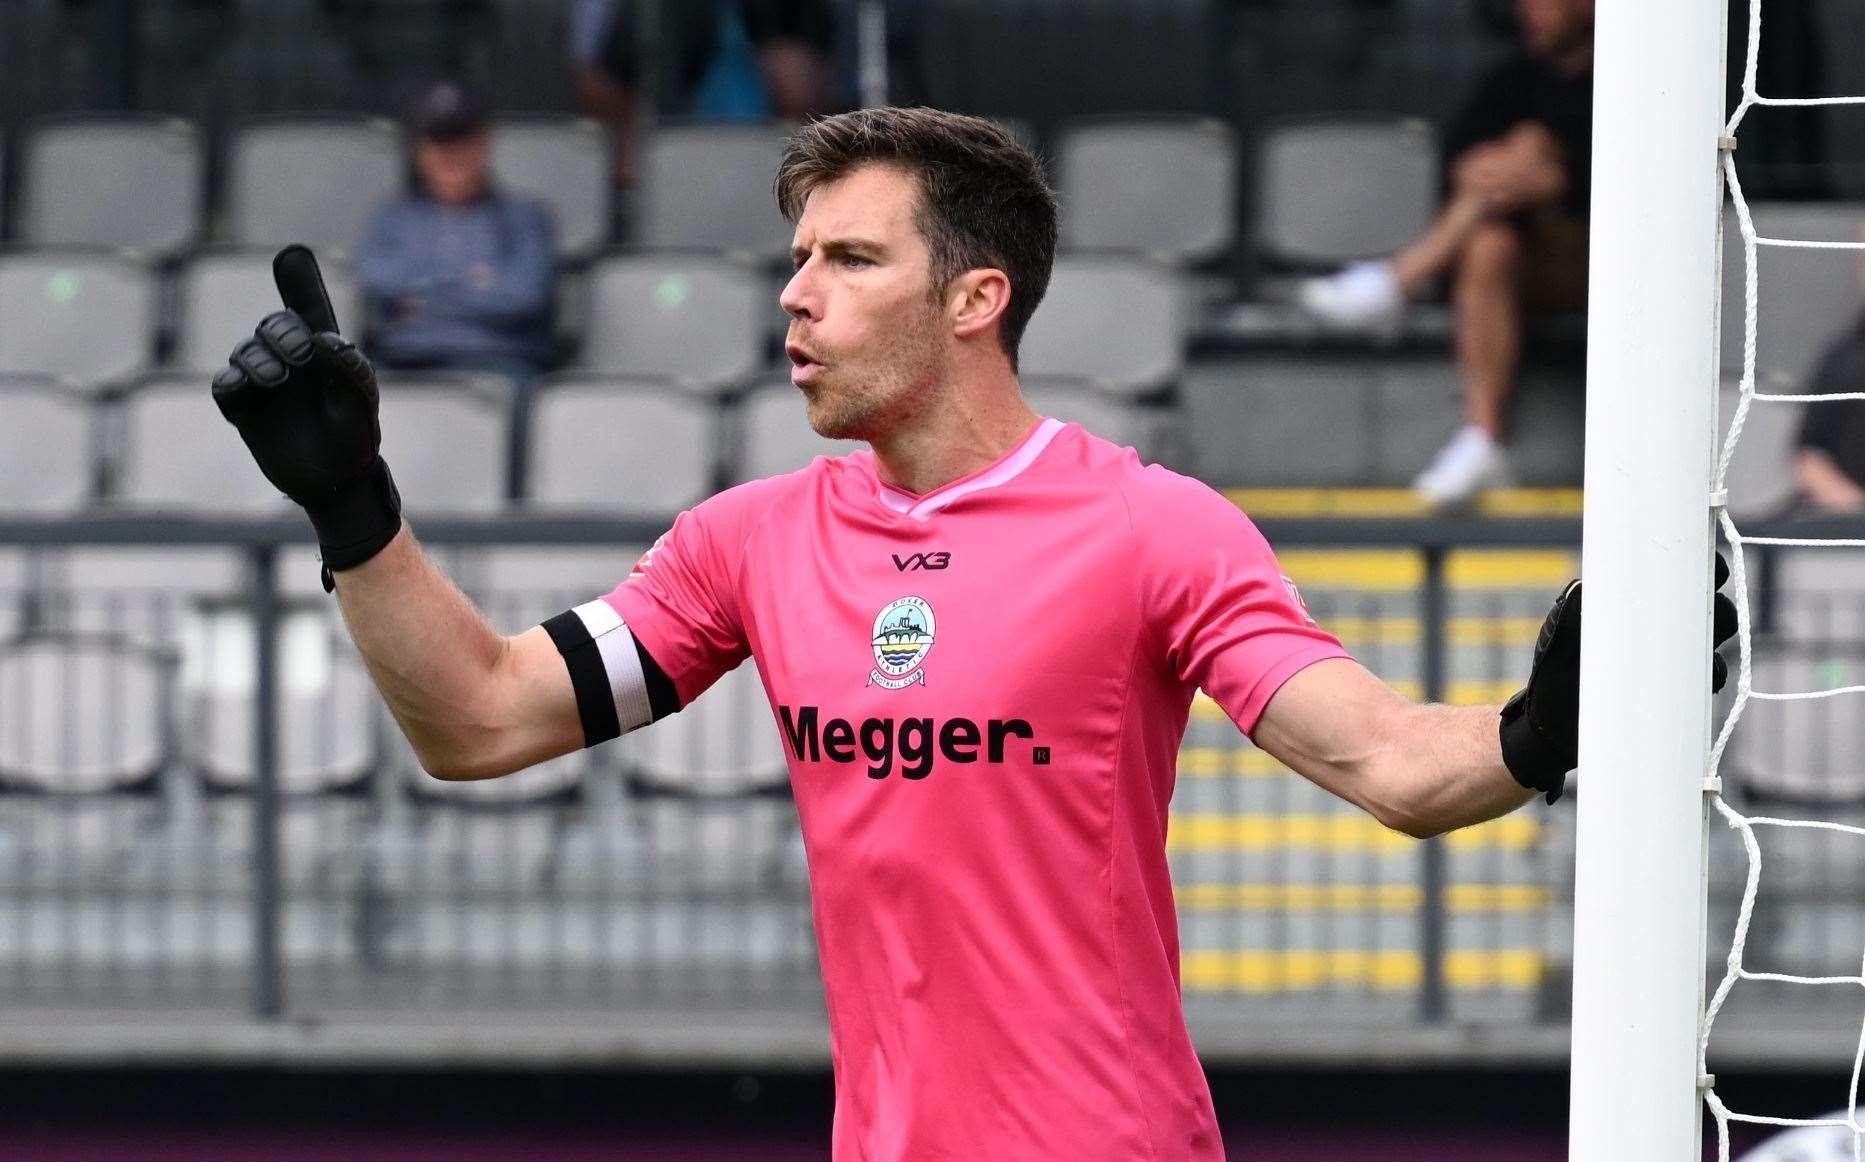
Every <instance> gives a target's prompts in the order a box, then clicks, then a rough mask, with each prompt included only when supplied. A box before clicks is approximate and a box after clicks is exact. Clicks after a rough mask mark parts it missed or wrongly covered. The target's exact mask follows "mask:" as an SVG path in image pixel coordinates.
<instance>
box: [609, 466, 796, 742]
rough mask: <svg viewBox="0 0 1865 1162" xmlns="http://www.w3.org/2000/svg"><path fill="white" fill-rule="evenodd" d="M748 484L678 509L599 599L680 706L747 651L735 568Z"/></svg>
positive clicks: (748, 506)
mask: <svg viewBox="0 0 1865 1162" xmlns="http://www.w3.org/2000/svg"><path fill="white" fill-rule="evenodd" d="M759 483H762V482H759ZM753 487H754V486H753V485H741V486H740V487H738V488H733V489H729V490H727V491H725V492H722V493H720V494H718V495H717V496H714V497H711V498H710V499H708V500H705V501H703V502H701V503H700V504H698V505H696V506H694V507H693V508H691V509H689V510H687V511H686V512H683V513H681V514H680V515H679V516H678V517H676V518H675V519H674V522H673V527H672V528H671V529H668V530H667V531H666V532H665V533H663V534H661V538H660V539H659V540H657V541H655V542H654V545H653V547H652V548H650V549H649V550H648V551H647V552H646V553H644V554H642V556H641V559H640V560H639V561H637V562H636V563H635V567H634V569H633V571H631V572H630V573H629V574H628V576H627V577H626V578H625V579H624V580H623V581H622V583H621V584H620V585H617V586H616V587H615V588H614V589H613V590H611V591H610V592H609V593H607V594H606V595H604V596H603V598H602V600H603V601H605V602H607V603H608V604H609V606H610V607H611V608H613V609H614V610H615V612H616V613H617V614H619V615H620V616H621V619H622V622H623V623H624V624H625V625H627V626H628V631H629V633H631V634H633V635H634V638H635V640H636V641H637V642H639V643H640V644H641V648H642V649H644V650H646V651H647V654H648V656H649V657H651V658H653V659H654V661H655V663H656V664H657V665H659V666H660V668H661V671H662V672H663V673H665V674H666V675H667V677H668V679H669V680H670V681H671V682H672V683H673V685H674V690H675V691H676V692H677V693H678V694H679V696H680V705H682V706H689V705H691V704H692V702H693V699H695V698H697V697H699V696H700V695H701V694H703V693H705V691H706V689H707V688H708V687H710V686H711V685H712V684H713V683H714V682H716V681H718V680H719V677H720V676H721V675H723V674H724V673H726V672H727V671H728V670H731V669H734V668H735V667H737V665H738V664H739V663H740V662H742V661H744V660H745V658H746V657H747V656H748V655H749V654H750V652H751V649H750V646H749V644H748V643H747V642H746V638H745V628H744V622H743V621H742V620H741V618H740V616H739V604H738V566H739V562H740V560H741V558H742V557H743V554H744V544H745V538H746V536H747V534H748V533H749V530H750V526H751V523H752V518H753V514H754V513H755V512H756V511H757V509H758V506H757V505H756V504H755V503H754V500H755V497H754V495H753Z"/></svg>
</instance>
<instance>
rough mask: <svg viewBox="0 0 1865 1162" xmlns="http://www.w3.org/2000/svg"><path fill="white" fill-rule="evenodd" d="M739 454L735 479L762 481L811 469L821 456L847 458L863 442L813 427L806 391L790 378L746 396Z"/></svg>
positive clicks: (740, 413)
mask: <svg viewBox="0 0 1865 1162" xmlns="http://www.w3.org/2000/svg"><path fill="white" fill-rule="evenodd" d="M738 417H739V420H738V432H739V439H738V456H737V462H736V467H735V468H734V470H733V479H735V480H738V481H741V482H742V481H746V480H761V479H763V478H764V477H766V476H778V475H781V474H783V473H785V472H794V471H796V470H797V469H799V468H803V467H806V466H808V464H809V462H810V461H811V460H814V459H815V458H816V457H818V456H846V455H848V454H849V453H850V452H854V451H858V450H859V449H861V448H865V447H867V445H866V444H864V443H862V442H861V441H859V440H825V439H824V438H823V437H821V436H818V435H817V434H816V433H815V431H814V430H813V429H811V428H810V426H809V413H808V411H807V404H806V401H805V400H804V398H803V393H802V392H800V391H798V390H797V389H796V388H795V387H794V386H793V385H792V384H791V383H790V382H789V381H788V380H784V381H779V382H775V383H769V384H765V385H764V386H762V387H759V388H758V389H757V390H755V391H750V392H747V393H746V394H745V398H744V399H743V400H741V401H739V405H738Z"/></svg>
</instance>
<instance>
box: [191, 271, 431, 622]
mask: <svg viewBox="0 0 1865 1162" xmlns="http://www.w3.org/2000/svg"><path fill="white" fill-rule="evenodd" d="M272 277H273V279H274V280H275V281H276V282H277V283H278V293H279V298H280V299H281V300H283V302H284V304H285V309H284V310H282V311H278V312H275V313H274V314H270V315H267V316H266V317H265V319H264V320H263V321H262V322H260V324H259V326H258V329H257V330H255V331H254V332H253V337H252V338H250V339H247V340H245V341H243V342H242V343H240V345H239V346H237V347H235V348H234V349H233V355H232V357H231V358H229V359H228V361H227V364H228V365H227V367H226V368H225V369H224V370H222V371H221V372H220V374H218V375H216V376H215V377H214V402H215V403H216V404H218V405H219V406H220V414H221V415H223V416H225V417H226V418H227V422H228V423H230V424H232V425H233V426H234V427H236V428H238V429H239V430H240V438H241V439H242V440H244V441H246V447H247V449H248V450H249V451H251V452H252V454H253V459H254V460H256V461H258V463H259V470H260V471H261V472H263V473H265V477H266V479H267V480H270V481H271V482H272V483H273V484H274V485H275V486H276V487H277V488H278V490H279V491H280V492H283V493H284V494H285V495H286V496H289V497H290V498H291V499H292V500H294V501H296V502H297V503H298V504H300V505H302V506H303V508H304V511H305V514H306V515H307V516H309V517H310V518H311V526H312V527H313V528H314V529H316V530H317V541H318V546H319V549H320V550H321V552H322V555H323V559H324V567H323V570H322V579H323V584H324V592H326V593H328V592H330V591H331V590H333V589H334V588H335V587H336V582H335V580H334V579H333V578H332V577H331V575H330V572H331V570H332V569H353V568H355V567H356V566H358V565H360V564H362V563H363V562H364V561H367V560H369V558H371V557H373V556H375V555H376V554H377V553H379V552H381V551H382V550H383V548H384V547H385V546H386V545H387V544H388V543H389V542H390V541H391V540H394V539H395V534H396V533H397V532H399V531H400V530H401V495H400V494H399V493H398V492H396V491H395V481H394V478H393V477H391V476H390V475H389V468H388V465H387V464H385V463H383V460H382V457H381V455H380V453H379V450H380V449H381V447H382V425H381V423H380V421H379V420H378V419H377V408H378V403H379V398H378V396H377V394H376V372H375V369H374V368H373V367H371V366H370V365H369V360H367V359H365V358H364V357H363V353H362V352H361V351H358V350H357V349H356V348H355V346H354V345H352V344H351V343H350V342H349V341H348V340H347V339H344V338H343V337H342V336H341V335H339V334H338V333H337V316H336V312H335V311H333V310H332V309H331V306H330V296H329V294H328V293H326V292H325V290H324V276H323V274H322V273H320V272H319V271H318V269H317V259H316V258H315V257H314V256H313V255H312V254H311V252H310V250H308V249H307V248H305V247H303V246H287V247H286V248H285V249H283V250H281V251H279V252H278V255H277V256H276V257H274V258H273V259H272Z"/></svg>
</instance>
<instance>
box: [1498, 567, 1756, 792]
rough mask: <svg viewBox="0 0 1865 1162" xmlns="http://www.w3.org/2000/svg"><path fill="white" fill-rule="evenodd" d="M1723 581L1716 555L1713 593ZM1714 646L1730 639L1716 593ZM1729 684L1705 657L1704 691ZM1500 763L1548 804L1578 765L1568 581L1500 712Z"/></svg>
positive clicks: (1574, 636)
mask: <svg viewBox="0 0 1865 1162" xmlns="http://www.w3.org/2000/svg"><path fill="white" fill-rule="evenodd" d="M1728 579H1729V564H1728V562H1727V561H1724V560H1723V557H1722V554H1721V553H1718V554H1716V588H1717V589H1719V590H1720V589H1721V588H1722V586H1723V582H1725V581H1727V580H1728ZM1714 622H1715V628H1714V634H1715V644H1714V645H1712V646H1711V647H1710V648H1711V649H1712V650H1714V649H1718V648H1720V647H1721V646H1722V644H1723V643H1724V642H1726V641H1728V640H1729V639H1730V638H1731V637H1733V636H1735V630H1736V615H1735V603H1734V602H1732V601H1730V600H1729V598H1727V597H1725V596H1724V595H1723V594H1721V593H1717V594H1716V596H1715V616H1714ZM1728 680H1729V666H1728V665H1727V663H1725V662H1724V661H1723V659H1722V657H1721V656H1720V655H1718V654H1714V653H1712V654H1711V655H1710V689H1711V690H1712V691H1716V690H1721V689H1722V688H1723V683H1724V682H1726V681H1728ZM1501 731H1502V761H1503V762H1504V763H1505V764H1507V765H1508V768H1509V773H1510V774H1511V775H1514V776H1515V781H1516V782H1518V783H1520V784H1522V785H1523V786H1524V787H1527V788H1529V789H1530V790H1534V791H1545V792H1547V796H1548V802H1549V803H1552V802H1554V801H1555V800H1556V799H1559V798H1560V797H1561V792H1562V791H1563V790H1564V789H1566V786H1567V772H1568V771H1571V770H1573V769H1574V768H1575V767H1576V766H1578V765H1579V764H1580V582H1578V581H1570V582H1568V585H1567V588H1566V589H1565V590H1563V591H1562V593H1561V595H1560V597H1558V598H1556V599H1555V602H1554V608H1553V609H1552V610H1551V611H1549V613H1548V619H1547V620H1546V621H1544V622H1542V623H1541V636H1540V638H1539V639H1538V640H1537V641H1536V642H1535V660H1534V664H1533V665H1532V666H1530V668H1529V671H1528V685H1526V686H1524V687H1523V688H1522V690H1521V692H1520V693H1518V694H1516V696H1515V697H1513V698H1511V699H1509V701H1508V703H1507V704H1506V705H1505V706H1503V708H1502V726H1501Z"/></svg>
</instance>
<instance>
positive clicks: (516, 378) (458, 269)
mask: <svg viewBox="0 0 1865 1162" xmlns="http://www.w3.org/2000/svg"><path fill="white" fill-rule="evenodd" d="M410 128H411V137H412V138H413V142H414V159H413V161H414V168H413V173H412V180H411V183H410V189H409V191H408V192H407V193H405V194H403V195H401V196H399V197H397V198H394V199H393V200H391V201H389V202H388V203H387V204H385V205H384V206H382V207H381V208H380V209H378V210H377V211H376V213H375V217H374V218H373V219H372V220H371V221H370V223H369V228H368V230H367V232H366V233H365V234H364V237H363V243H362V246H361V248H360V249H359V250H358V251H357V264H356V265H357V274H358V276H359V278H360V280H361V283H362V290H363V296H364V301H365V304H366V307H367V313H368V330H369V342H370V354H371V355H372V356H373V357H374V358H375V360H376V362H377V363H378V364H380V365H382V366H386V367H391V368H396V369H400V370H446V371H491V372H498V373H500V374H502V375H504V376H506V377H508V378H509V379H510V380H511V382H512V387H513V392H514V407H515V411H514V421H513V423H512V425H511V429H512V433H513V439H514V441H516V442H517V443H516V446H515V448H514V459H513V461H512V464H513V471H514V473H517V472H519V471H520V467H519V465H518V463H517V459H516V454H517V453H518V452H519V451H520V450H521V449H522V444H523V436H522V428H523V426H524V421H525V417H526V415H527V414H528V412H529V404H530V391H531V384H532V381H533V380H534V379H535V378H536V376H537V375H538V374H539V373H540V372H542V371H543V370H544V369H545V367H546V366H547V364H548V362H549V359H550V353H551V302H552V295H553V291H554V285H555V274H556V270H555V266H554V259H553V256H552V241H553V239H552V227H551V219H550V211H549V210H548V209H547V208H546V207H545V206H544V203H543V202H541V201H539V200H538V199H536V198H533V197H531V196H529V195H526V194H519V193H514V192H512V191H508V190H502V189H500V188H499V187H498V186H497V185H496V184H495V183H494V181H493V180H492V132H493V131H492V119H491V113H490V110H489V109H488V108H487V107H486V105H485V104H484V103H483V102H482V101H481V100H480V99H479V98H478V97H477V96H476V95H475V94H473V93H471V92H469V91H467V90H466V89H464V88H462V87H461V86H459V85H457V84H454V83H452V82H447V81H443V82H441V83H440V84H438V85H435V86H434V87H433V88H432V89H430V90H429V91H428V92H427V93H426V94H425V95H424V96H423V97H422V98H421V100H420V102H419V104H418V105H417V106H416V108H415V111H414V116H413V118H412V124H411V127H410ZM515 478H517V477H515Z"/></svg>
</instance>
